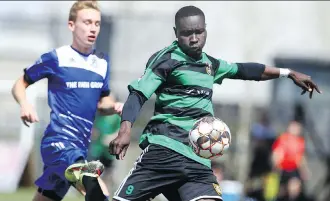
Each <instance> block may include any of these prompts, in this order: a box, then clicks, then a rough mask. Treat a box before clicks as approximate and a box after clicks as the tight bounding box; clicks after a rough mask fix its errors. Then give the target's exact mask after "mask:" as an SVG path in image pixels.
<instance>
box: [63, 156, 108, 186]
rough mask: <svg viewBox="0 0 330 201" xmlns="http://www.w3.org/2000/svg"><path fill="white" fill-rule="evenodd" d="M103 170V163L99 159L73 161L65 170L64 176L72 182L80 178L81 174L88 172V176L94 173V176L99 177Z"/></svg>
mask: <svg viewBox="0 0 330 201" xmlns="http://www.w3.org/2000/svg"><path fill="white" fill-rule="evenodd" d="M103 171H104V165H103V164H102V163H101V162H100V161H90V162H86V163H75V164H72V165H70V166H69V167H68V168H67V169H66V170H65V178H66V179H67V180H68V181H70V182H72V183H76V182H77V181H80V180H81V178H82V175H85V174H87V173H88V175H89V176H90V175H94V176H95V177H99V176H100V175H101V174H102V173H103Z"/></svg>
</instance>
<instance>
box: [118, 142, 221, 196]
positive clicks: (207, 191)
mask: <svg viewBox="0 0 330 201" xmlns="http://www.w3.org/2000/svg"><path fill="white" fill-rule="evenodd" d="M159 194H163V195H164V196H165V197H166V198H167V199H168V200H169V201H180V200H182V201H190V200H199V199H205V198H210V199H214V200H222V197H221V189H220V187H219V185H218V183H217V181H216V177H215V176H214V174H213V172H212V170H211V169H210V168H208V167H206V166H205V165H202V164H200V163H198V162H196V161H194V160H192V159H189V158H187V157H185V156H183V155H181V154H179V153H177V152H175V151H172V150H171V149H168V148H166V147H163V146H160V145H155V144H151V145H149V146H148V147H147V148H145V149H144V150H143V152H142V153H141V155H140V156H139V157H138V159H137V160H136V162H135V163H134V167H133V168H132V170H131V171H130V172H129V174H128V176H127V177H126V178H125V179H124V180H123V182H122V183H121V185H120V186H119V188H118V190H117V191H116V192H115V194H114V200H118V201H128V200H129V201H146V200H150V199H153V198H154V197H156V196H157V195H159Z"/></svg>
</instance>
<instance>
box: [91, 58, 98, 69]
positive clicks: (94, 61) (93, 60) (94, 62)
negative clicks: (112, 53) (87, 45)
mask: <svg viewBox="0 0 330 201" xmlns="http://www.w3.org/2000/svg"><path fill="white" fill-rule="evenodd" d="M91 66H92V67H94V68H96V67H97V61H96V58H95V57H93V58H92V61H91Z"/></svg>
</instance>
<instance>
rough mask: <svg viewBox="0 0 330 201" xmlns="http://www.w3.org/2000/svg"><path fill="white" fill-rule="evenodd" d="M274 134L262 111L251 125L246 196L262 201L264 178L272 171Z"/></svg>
mask: <svg viewBox="0 0 330 201" xmlns="http://www.w3.org/2000/svg"><path fill="white" fill-rule="evenodd" d="M275 138H276V133H275V131H274V129H273V128H272V127H271V125H270V121H269V117H268V113H267V112H266V111H264V112H263V113H262V115H261V119H260V121H259V122H258V123H255V124H254V125H252V129H251V147H252V154H251V155H252V162H251V167H250V172H249V179H248V183H247V188H246V193H247V196H248V197H250V198H253V199H254V200H258V201H263V200H265V199H264V186H265V185H264V183H265V176H267V174H268V173H270V172H271V170H272V165H271V150H272V149H271V147H272V144H273V142H274V140H275Z"/></svg>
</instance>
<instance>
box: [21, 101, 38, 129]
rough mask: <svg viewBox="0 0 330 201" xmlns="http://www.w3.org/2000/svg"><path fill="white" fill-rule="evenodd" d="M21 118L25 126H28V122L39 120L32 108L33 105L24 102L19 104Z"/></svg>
mask: <svg viewBox="0 0 330 201" xmlns="http://www.w3.org/2000/svg"><path fill="white" fill-rule="evenodd" d="M21 119H22V121H23V123H24V125H25V126H27V127H30V126H29V124H28V123H27V122H29V123H34V122H39V118H38V115H37V112H36V111H35V110H34V108H33V106H32V105H31V104H29V103H24V104H22V105H21Z"/></svg>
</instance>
